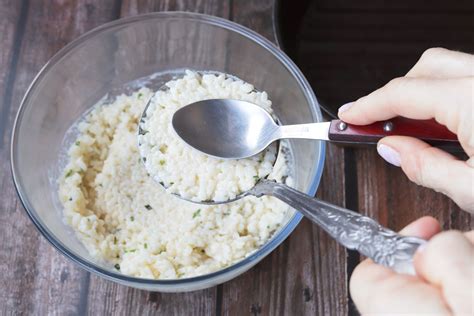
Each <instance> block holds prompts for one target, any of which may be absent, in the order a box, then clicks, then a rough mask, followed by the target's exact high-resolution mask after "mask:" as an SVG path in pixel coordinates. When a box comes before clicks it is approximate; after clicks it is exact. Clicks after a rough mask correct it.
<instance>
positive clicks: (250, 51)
mask: <svg viewBox="0 0 474 316" xmlns="http://www.w3.org/2000/svg"><path fill="white" fill-rule="evenodd" d="M184 68H189V69H196V70H212V71H220V72H224V73H228V74H232V75H235V76H237V77H239V78H241V79H243V80H245V81H247V82H250V83H252V84H254V85H255V87H256V88H257V89H259V90H263V91H267V92H268V94H269V96H270V99H271V100H272V101H273V107H274V110H275V113H276V115H277V117H278V118H279V119H280V120H281V122H282V123H283V124H295V123H308V122H316V121H321V120H322V117H321V112H320V109H319V104H318V102H317V100H316V97H315V96H314V94H313V92H312V90H311V88H310V86H309V84H308V82H307V81H306V79H305V78H304V77H303V75H302V74H301V72H300V71H299V70H298V69H297V67H296V66H295V65H294V63H293V62H292V61H291V60H290V59H289V58H288V57H287V56H286V55H285V54H284V53H283V52H281V51H280V50H279V49H278V48H277V47H276V46H274V45H273V44H272V43H270V42H269V41H268V40H266V39H265V38H263V37H262V36H260V35H258V34H257V33H255V32H253V31H251V30H249V29H247V28H245V27H242V26H240V25H238V24H235V23H232V22H229V21H227V20H224V19H220V18H216V17H212V16H207V15H202V14H194V13H184V12H166V13H165V12H160V13H152V14H146V15H141V16H135V17H131V18H126V19H121V20H118V21H114V22H111V23H108V24H105V25H103V26H101V27H98V28H96V29H94V30H92V31H90V32H88V33H86V34H84V35H83V36H81V37H80V38H78V39H76V40H75V41H73V42H72V43H70V44H69V45H67V46H66V47H64V48H63V49H62V50H60V51H59V52H58V53H57V54H56V55H55V56H54V57H53V58H51V60H50V61H49V62H48V63H47V64H46V65H45V66H44V67H43V69H42V70H41V71H40V72H39V74H38V75H37V76H36V78H35V79H34V80H33V82H32V84H31V86H30V87H29V89H28V91H27V92H26V94H25V96H24V98H23V100H22V104H21V106H20V109H19V111H18V114H17V117H16V121H15V125H14V130H13V135H12V140H11V168H12V173H13V179H14V182H15V186H16V189H17V191H18V195H19V196H20V199H21V201H22V203H23V206H24V208H25V209H26V212H27V213H28V215H29V216H30V218H31V220H32V221H33V222H34V224H35V225H36V227H37V228H38V229H39V230H40V232H41V233H42V234H43V235H44V236H45V237H46V239H48V240H49V242H51V244H52V245H53V246H55V247H56V248H57V249H58V250H59V251H60V252H61V253H63V254H64V255H65V256H66V257H68V258H70V259H71V260H72V261H74V262H75V263H77V264H79V265H80V266H82V267H83V268H84V269H86V270H88V271H90V272H92V273H94V274H97V275H100V276H102V277H104V278H106V279H109V280H112V281H115V282H117V283H120V284H124V285H128V286H132V287H136V288H140V289H146V290H151V291H161V292H181V291H191V290H197V289H203V288H207V287H211V286H214V285H217V284H219V283H222V282H225V281H227V280H230V279H232V278H234V277H236V276H238V275H239V274H241V273H243V272H245V271H247V270H248V269H250V268H251V267H252V266H254V265H255V264H256V263H257V262H259V261H260V260H262V259H263V258H264V257H265V256H266V255H268V254H269V253H270V252H271V251H272V250H273V249H275V248H276V247H277V246H278V245H279V244H281V243H282V242H283V240H285V238H286V237H288V235H289V234H290V233H291V232H292V231H293V230H294V229H295V227H296V225H297V224H298V223H299V221H300V220H301V218H302V216H301V215H300V214H299V213H297V212H290V213H289V215H288V218H287V220H286V222H285V223H283V225H282V227H281V228H280V229H279V230H278V231H277V232H276V233H275V234H274V236H273V237H272V238H271V239H270V240H269V241H268V242H267V243H266V244H265V245H263V246H262V247H261V248H260V249H258V250H257V251H255V252H254V253H252V254H251V255H249V256H247V257H246V258H245V259H243V260H241V261H240V262H237V263H235V264H233V265H232V266H229V267H227V268H225V269H222V270H219V271H217V272H214V273H211V274H207V275H202V276H198V277H193V278H186V279H176V280H151V279H142V278H136V277H131V276H127V275H123V274H120V273H118V272H116V271H115V270H114V268H113V267H111V266H110V265H109V264H107V263H105V262H99V261H98V260H96V259H94V258H93V257H91V256H90V255H89V253H88V252H87V250H86V249H85V248H84V247H83V246H82V244H81V243H80V242H79V240H78V239H77V238H76V236H75V235H74V233H73V232H72V230H71V229H70V228H69V227H68V226H67V225H66V224H64V222H63V216H62V207H61V205H60V203H59V202H58V196H57V182H56V179H57V176H58V174H59V170H60V169H61V168H62V166H64V161H63V160H64V159H62V158H61V155H60V153H62V152H64V148H65V147H64V146H68V145H69V144H70V139H68V137H66V135H68V134H70V133H69V132H70V127H71V126H72V125H73V124H74V123H75V122H76V121H77V120H78V119H80V118H81V116H82V115H83V114H84V113H85V112H87V111H88V110H89V109H90V108H91V107H92V106H93V105H94V104H95V103H97V102H98V101H99V100H100V99H101V98H103V97H104V96H105V95H107V94H108V97H109V99H113V96H114V95H116V94H120V93H123V92H127V91H129V90H130V89H132V90H133V89H134V87H135V88H136V85H137V84H146V85H149V86H151V87H157V86H160V85H161V84H162V83H164V82H165V81H166V80H168V79H170V78H171V76H172V74H173V73H174V72H175V71H176V69H184ZM153 74H156V75H154V76H151V77H149V76H150V75H153ZM144 77H148V80H145V81H144V80H141V81H140V78H144ZM150 78H151V79H150ZM290 146H291V150H292V152H293V159H294V161H293V166H292V168H293V169H294V170H293V172H294V176H295V182H296V187H297V188H298V189H300V190H302V191H304V192H307V193H309V194H314V193H315V191H316V188H317V186H318V183H319V180H320V177H321V172H322V169H323V164H324V143H322V142H318V141H304V140H298V141H292V142H290ZM63 158H64V157H63Z"/></svg>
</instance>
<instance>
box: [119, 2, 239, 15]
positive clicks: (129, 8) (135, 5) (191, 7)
mask: <svg viewBox="0 0 474 316" xmlns="http://www.w3.org/2000/svg"><path fill="white" fill-rule="evenodd" d="M155 11H190V12H197V13H204V14H210V15H215V16H219V17H223V18H229V13H230V1H228V0H224V1H220V0H197V1H196V0H182V1H173V0H165V1H154V0H123V3H122V9H121V16H122V17H125V16H133V15H137V14H143V13H149V12H155Z"/></svg>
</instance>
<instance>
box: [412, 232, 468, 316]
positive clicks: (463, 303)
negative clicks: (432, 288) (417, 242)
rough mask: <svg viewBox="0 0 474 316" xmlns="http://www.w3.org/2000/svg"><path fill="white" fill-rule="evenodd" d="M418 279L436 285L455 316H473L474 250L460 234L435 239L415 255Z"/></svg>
mask: <svg viewBox="0 0 474 316" xmlns="http://www.w3.org/2000/svg"><path fill="white" fill-rule="evenodd" d="M414 263H415V268H416V272H417V274H418V275H420V276H421V277H422V278H424V279H425V280H426V281H428V282H429V283H432V284H435V285H436V286H438V287H439V288H441V291H442V293H443V297H444V299H445V301H446V303H447V304H448V306H449V307H450V308H451V310H452V311H453V312H454V314H455V315H472V314H471V313H472V311H473V310H472V307H473V303H472V302H473V301H472V295H473V292H472V290H473V287H472V285H473V281H474V269H473V264H474V246H473V244H472V243H471V242H470V241H469V239H468V238H467V237H466V236H464V235H463V234H462V233H460V232H457V231H449V232H444V233H441V234H438V235H436V236H434V237H433V238H432V239H431V240H430V241H429V243H428V244H426V245H425V246H423V248H421V249H420V250H418V252H417V253H416V255H415V262H414Z"/></svg>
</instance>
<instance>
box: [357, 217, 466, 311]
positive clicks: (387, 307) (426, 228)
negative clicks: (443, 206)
mask: <svg viewBox="0 0 474 316" xmlns="http://www.w3.org/2000/svg"><path fill="white" fill-rule="evenodd" d="M439 231H440V226H439V223H438V222H437V221H436V220H435V219H434V218H432V217H423V218H420V219H418V220H417V221H415V222H413V223H411V224H410V225H408V226H407V227H405V229H403V230H402V232H401V233H402V234H404V235H410V236H417V237H420V238H423V239H430V238H431V237H432V236H434V235H436V236H434V237H433V238H431V240H430V241H429V242H428V243H427V244H426V246H424V247H423V248H422V249H420V250H418V252H417V253H416V254H415V258H414V265H415V270H416V273H417V276H409V275H402V274H397V273H396V272H394V271H392V270H390V269H388V268H385V267H383V266H380V265H377V264H375V263H373V262H372V261H371V260H368V259H367V260H365V261H364V262H362V263H361V264H359V265H358V266H357V268H356V269H355V270H354V273H353V274H352V277H351V282H350V291H351V295H352V298H353V300H354V302H355V304H356V305H357V307H358V309H359V311H360V312H361V314H362V315H380V314H384V313H389V314H391V315H399V314H405V315H406V314H410V315H422V314H427V315H451V314H454V315H472V314H473V312H474V311H473V301H474V300H473V295H474V292H473V291H474V289H473V284H474V283H473V282H474V277H473V274H474V231H470V232H468V233H464V234H462V233H460V232H457V231H449V232H443V233H439Z"/></svg>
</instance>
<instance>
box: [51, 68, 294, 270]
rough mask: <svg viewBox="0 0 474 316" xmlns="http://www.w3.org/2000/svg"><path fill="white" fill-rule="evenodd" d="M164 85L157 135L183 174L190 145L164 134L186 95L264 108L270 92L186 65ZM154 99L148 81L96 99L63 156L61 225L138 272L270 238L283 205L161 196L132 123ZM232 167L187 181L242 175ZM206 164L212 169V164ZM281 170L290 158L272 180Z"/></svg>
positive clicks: (217, 263)
mask: <svg viewBox="0 0 474 316" xmlns="http://www.w3.org/2000/svg"><path fill="white" fill-rule="evenodd" d="M169 86H170V90H169V91H171V94H170V95H169V100H168V101H166V102H163V103H160V104H162V105H164V106H165V108H168V107H169V108H168V109H167V110H166V111H160V113H161V114H162V115H163V117H164V118H166V119H163V120H162V121H161V123H162V124H163V126H161V128H157V129H156V130H155V131H154V133H157V134H159V135H160V136H159V137H161V140H163V141H164V142H165V143H166V144H167V146H168V147H167V150H166V153H167V156H166V162H165V164H170V165H173V166H175V168H179V169H177V170H178V171H179V172H180V173H182V174H195V173H196V164H193V163H187V164H177V163H176V162H179V161H182V159H183V158H182V156H186V157H193V153H190V152H189V151H194V150H193V149H191V148H189V147H182V148H180V149H179V151H177V150H174V146H178V147H179V146H180V145H179V144H177V143H176V140H175V139H172V137H171V136H170V135H171V134H170V128H172V127H171V122H170V120H171V116H172V113H173V112H174V111H176V110H177V109H178V108H180V107H181V106H184V105H186V102H190V100H193V101H198V100H200V99H205V98H229V97H232V98H234V99H242V100H248V101H252V102H255V103H257V104H259V105H261V106H264V107H266V108H268V109H269V108H270V101H268V99H267V98H266V94H264V93H258V92H254V91H253V87H252V86H251V85H249V84H247V83H244V82H242V81H236V80H232V79H226V78H225V77H224V76H215V75H206V76H203V77H201V76H199V75H198V74H196V73H192V72H187V73H186V75H185V76H184V78H181V79H178V80H175V81H172V82H170V83H169ZM173 87H175V88H176V89H175V90H173ZM178 87H179V89H178ZM173 91H174V92H173ZM195 91H200V92H199V93H195ZM187 95H192V97H189V96H187ZM151 96H152V91H151V90H149V89H146V88H142V89H141V90H140V91H138V92H135V93H134V94H132V95H129V96H127V95H121V96H118V97H117V98H116V100H115V102H113V103H112V104H99V105H98V106H96V107H95V108H94V110H93V111H92V112H91V113H90V114H88V115H87V117H86V119H85V120H84V121H83V122H81V123H80V124H79V125H78V128H79V132H80V133H79V136H78V138H77V139H76V141H75V142H74V143H73V144H72V146H71V148H70V149H69V151H68V155H69V161H68V164H67V166H66V168H65V169H64V172H63V174H62V176H61V177H60V179H59V196H60V199H61V202H62V204H63V205H64V215H65V220H66V222H67V224H69V225H70V226H71V227H72V228H73V229H74V230H75V232H76V234H77V236H78V237H79V239H80V240H81V242H82V243H83V244H84V246H85V247H86V248H87V250H88V251H89V252H90V253H91V255H92V256H94V257H96V258H97V259H101V260H105V261H107V262H109V263H110V264H112V265H114V267H115V269H117V270H119V271H121V272H122V273H124V274H128V275H132V276H136V277H143V278H151V279H175V278H184V277H191V276H196V275H201V274H206V273H210V272H213V271H216V270H219V269H222V268H224V267H226V266H229V265H231V264H233V263H235V262H236V261H239V260H241V259H243V258H244V257H246V256H247V255H249V254H250V253H252V252H253V251H255V250H256V249H258V248H259V247H260V246H261V245H263V244H264V243H265V242H266V241H267V240H268V239H269V238H270V237H271V235H272V233H273V232H274V231H275V230H276V229H277V228H278V227H279V225H280V224H281V223H282V221H283V219H284V217H285V215H286V213H287V211H288V207H287V206H286V205H285V204H283V203H282V202H280V201H278V200H276V199H274V198H271V197H262V198H255V197H246V198H244V199H241V200H238V201H236V202H233V203H229V204H225V205H217V206H202V205H198V204H194V203H190V202H186V201H183V200H181V199H179V198H177V197H175V196H173V195H170V194H168V193H166V191H165V190H164V189H163V188H162V187H161V186H160V185H158V184H157V183H156V182H154V180H152V179H151V177H149V175H148V174H147V171H146V170H145V167H144V165H143V163H142V162H141V161H140V155H139V153H138V144H137V128H138V120H139V118H140V116H141V114H142V111H143V110H144V107H145V105H146V102H147V101H148V100H149V99H150V97H151ZM260 101H261V102H260ZM163 110H164V109H163ZM163 135H165V136H163ZM167 137H170V139H169V140H168V138H167ZM273 154H274V153H273ZM180 155H182V156H180ZM263 159H264V160H265V159H266V158H265V154H264V156H263ZM238 164H239V162H236V161H228V163H226V164H225V165H220V166H218V168H217V169H216V170H218V172H217V173H215V172H214V173H213V172H211V173H210V174H209V176H208V177H206V180H205V181H203V182H200V181H197V182H195V183H194V184H193V185H195V186H197V188H196V190H198V191H199V192H200V190H202V186H207V185H211V186H214V187H216V183H218V182H219V172H221V173H227V174H229V176H230V178H231V179H239V173H241V169H239V167H237V166H238ZM248 164H249V165H251V166H252V168H254V169H252V171H256V170H258V171H259V172H260V170H263V169H264V168H265V167H264V166H263V167H262V164H264V162H263V161H261V162H259V159H257V163H256V164H255V160H251V161H250V162H248ZM210 168H211V169H213V168H212V166H211V165H210ZM213 170H214V169H213ZM170 172H172V171H171V170H170ZM262 172H265V171H262ZM287 173H288V170H287V166H286V164H285V163H284V162H283V161H282V160H281V159H279V160H278V161H277V164H276V165H275V168H274V169H273V171H272V174H270V177H274V178H276V179H281V178H283V177H286V175H287ZM253 176H254V174H252V177H253ZM288 180H290V181H291V179H290V178H288ZM209 183H211V184H209ZM229 187H232V185H230V186H229ZM196 192H197V191H196ZM204 192H212V190H211V191H206V190H204ZM226 194H232V193H226Z"/></svg>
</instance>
